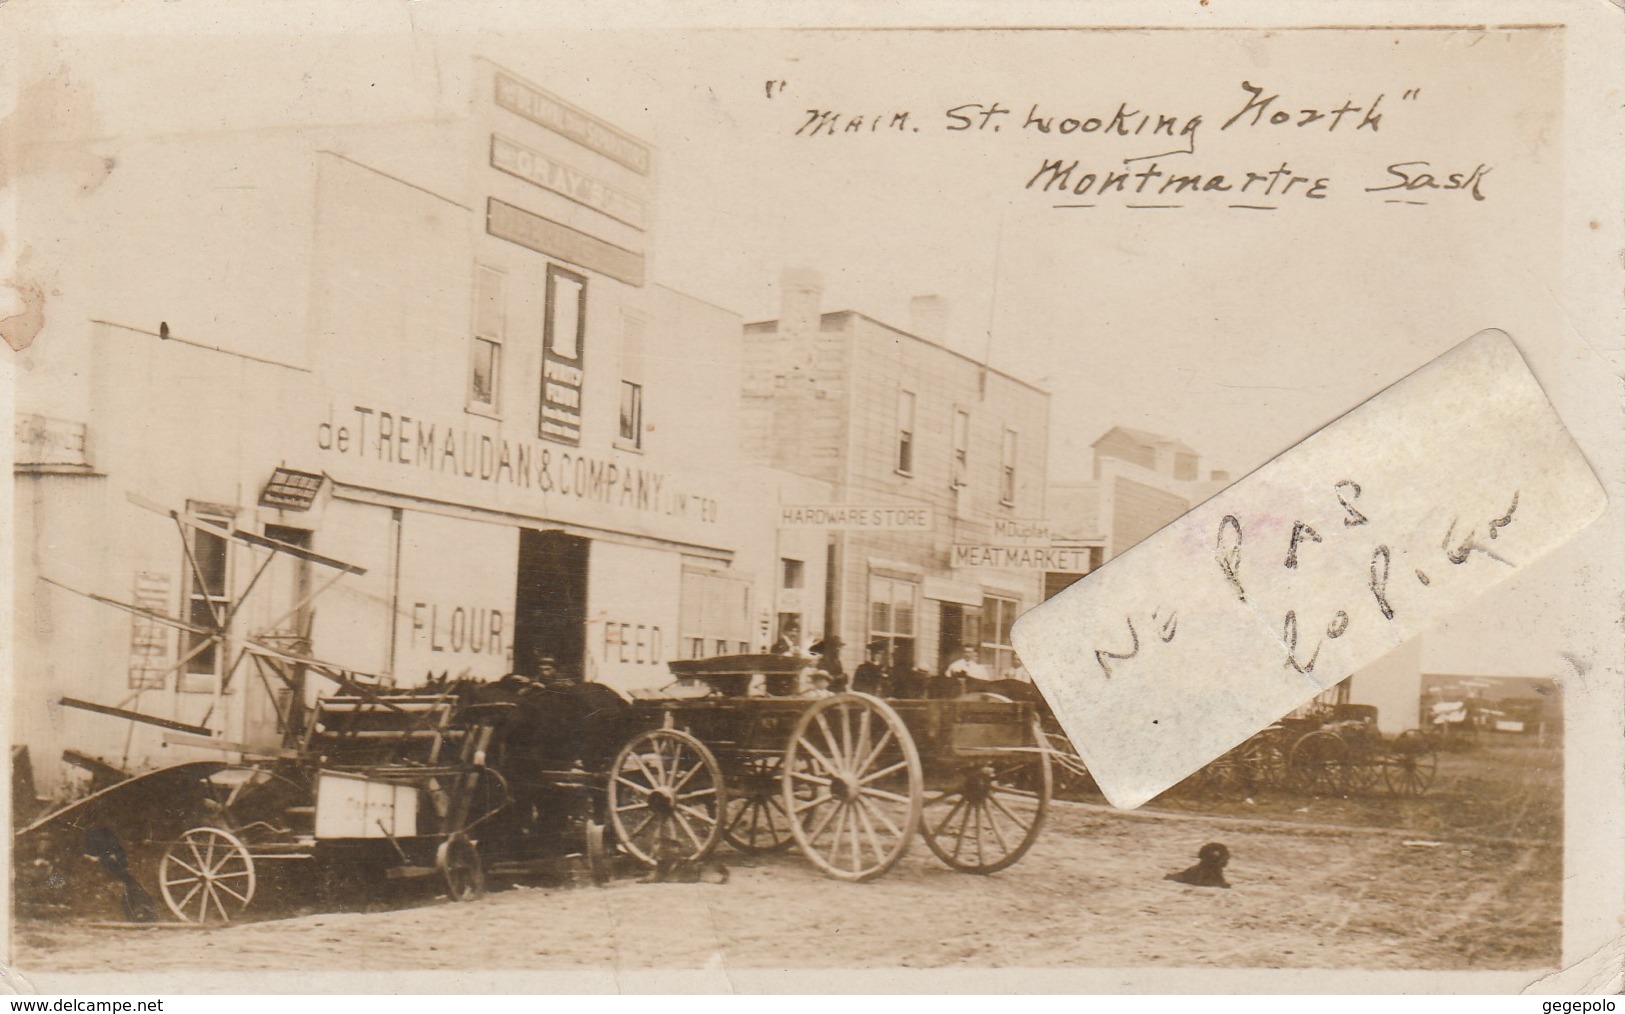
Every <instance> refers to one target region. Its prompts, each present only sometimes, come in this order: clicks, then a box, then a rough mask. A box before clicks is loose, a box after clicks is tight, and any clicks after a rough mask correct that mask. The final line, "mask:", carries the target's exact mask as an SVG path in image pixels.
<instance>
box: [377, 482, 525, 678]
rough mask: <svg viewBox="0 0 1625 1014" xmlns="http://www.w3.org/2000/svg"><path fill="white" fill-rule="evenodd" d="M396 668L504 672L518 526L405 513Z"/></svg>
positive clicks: (418, 673)
mask: <svg viewBox="0 0 1625 1014" xmlns="http://www.w3.org/2000/svg"><path fill="white" fill-rule="evenodd" d="M401 525H402V527H401V533H400V563H399V568H400V578H399V586H400V590H399V592H398V598H397V599H396V605H395V621H394V624H393V626H394V629H395V652H394V656H395V665H394V672H395V675H396V676H397V677H398V678H400V679H401V680H402V681H403V683H405V684H407V685H411V684H414V683H417V682H419V681H420V680H421V679H422V678H423V677H424V676H426V675H430V674H433V675H439V674H440V673H449V674H451V675H452V676H457V675H460V674H463V673H467V674H469V675H472V676H477V677H480V678H482V679H496V678H498V677H500V676H502V675H503V674H504V673H507V672H508V671H509V670H510V669H511V668H512V664H513V663H512V659H511V656H512V652H513V625H514V592H515V588H516V579H515V575H516V574H517V572H518V567H519V534H518V529H515V528H508V527H506V526H502V525H482V524H471V523H469V522H467V521H462V520H460V519H456V518H444V517H438V516H436V515H432V514H421V513H417V512H409V513H407V514H406V515H405V516H404V517H403V518H402V521H401Z"/></svg>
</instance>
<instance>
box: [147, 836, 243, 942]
mask: <svg viewBox="0 0 1625 1014" xmlns="http://www.w3.org/2000/svg"><path fill="white" fill-rule="evenodd" d="M254 883H255V877H254V858H253V857H252V856H250V855H249V854H248V848H247V846H245V845H244V844H243V843H242V840H241V839H239V838H238V837H237V836H236V835H234V834H232V833H231V832H230V831H223V830H221V829H220V828H218V827H194V828H192V829H191V830H190V831H187V832H186V833H185V834H183V835H181V836H180V839H179V840H177V841H176V842H174V843H173V844H172V845H170V846H169V848H168V849H166V850H165V851H164V858H163V860H162V861H161V862H160V863H159V864H158V886H159V887H160V888H161V889H162V891H163V895H164V904H166V905H168V906H169V910H170V911H171V912H173V913H175V917H176V918H177V919H179V920H180V921H181V922H190V923H197V924H199V925H207V924H209V923H228V922H231V920H232V919H234V918H236V917H237V916H240V915H242V913H243V910H244V909H246V908H247V907H248V903H249V902H250V901H251V900H253V897H254Z"/></svg>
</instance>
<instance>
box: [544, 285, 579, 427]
mask: <svg viewBox="0 0 1625 1014" xmlns="http://www.w3.org/2000/svg"><path fill="white" fill-rule="evenodd" d="M586 311H587V280H586V279H585V278H583V277H581V276H580V275H578V274H576V273H575V272H573V271H566V270H564V269H563V268H561V267H559V266H558V265H556V264H549V265H548V266H547V315H546V318H545V320H546V324H545V331H544V335H543V338H544V341H543V349H542V421H541V427H540V433H539V435H540V436H543V437H546V438H547V439H549V440H556V441H558V442H559V443H561V444H572V445H579V444H580V443H581V381H582V379H583V377H584V376H585V374H584V373H583V372H582V369H583V366H584V364H585V361H586V348H585V342H586V337H587V313H586Z"/></svg>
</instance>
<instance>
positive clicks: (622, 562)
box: [587, 541, 682, 691]
mask: <svg viewBox="0 0 1625 1014" xmlns="http://www.w3.org/2000/svg"><path fill="white" fill-rule="evenodd" d="M588 560H589V565H588V568H587V610H588V617H587V676H588V678H589V679H592V680H595V681H597V682H600V683H607V684H609V685H610V686H613V687H615V688H617V689H619V690H623V691H624V690H633V689H637V688H647V687H658V686H664V685H665V684H667V683H669V682H670V681H671V674H670V673H669V672H668V671H667V670H666V663H667V662H670V661H671V660H672V659H674V658H678V657H680V656H679V653H678V638H679V634H680V632H679V631H678V629H677V626H678V602H679V600H680V595H681V592H680V584H679V575H680V572H681V567H682V563H681V557H680V556H678V555H677V554H674V553H666V552H661V551H659V550H652V549H642V548H637V547H633V546H621V545H617V544H615V543H612V542H597V541H595V542H594V543H593V544H592V550H591V552H590V553H589V555H588Z"/></svg>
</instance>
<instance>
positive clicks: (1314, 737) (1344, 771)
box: [1287, 731, 1349, 796]
mask: <svg viewBox="0 0 1625 1014" xmlns="http://www.w3.org/2000/svg"><path fill="white" fill-rule="evenodd" d="M1287 771H1288V773H1289V775H1290V776H1291V778H1292V783H1293V785H1294V786H1295V787H1296V788H1297V789H1299V790H1300V791H1302V792H1308V793H1312V794H1314V795H1322V796H1341V795H1344V794H1345V793H1346V792H1347V791H1348V783H1349V746H1348V744H1347V743H1345V742H1343V739H1342V737H1340V736H1338V735H1337V734H1336V733H1334V732H1325V731H1322V732H1311V733H1309V734H1308V735H1307V736H1304V737H1303V738H1302V739H1300V740H1298V741H1297V742H1296V743H1294V744H1292V752H1291V753H1290V754H1288V755H1287Z"/></svg>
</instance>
